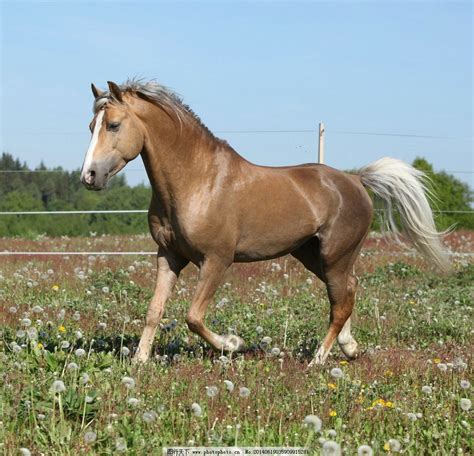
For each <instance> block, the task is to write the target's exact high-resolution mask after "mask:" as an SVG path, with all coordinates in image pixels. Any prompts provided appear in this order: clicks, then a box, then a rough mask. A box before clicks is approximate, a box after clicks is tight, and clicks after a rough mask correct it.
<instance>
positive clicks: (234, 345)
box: [222, 334, 245, 353]
mask: <svg viewBox="0 0 474 456" xmlns="http://www.w3.org/2000/svg"><path fill="white" fill-rule="evenodd" d="M222 350H224V351H227V352H231V353H232V352H240V351H243V350H245V342H244V340H243V339H242V338H241V337H239V336H236V335H235V334H229V335H227V336H222Z"/></svg>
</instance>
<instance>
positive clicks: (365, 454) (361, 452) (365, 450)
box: [357, 445, 374, 456]
mask: <svg viewBox="0 0 474 456" xmlns="http://www.w3.org/2000/svg"><path fill="white" fill-rule="evenodd" d="M373 454H374V450H372V447H370V446H369V445H361V446H360V447H359V448H357V456H373Z"/></svg>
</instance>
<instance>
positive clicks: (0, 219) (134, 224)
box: [0, 153, 474, 238]
mask: <svg viewBox="0 0 474 456" xmlns="http://www.w3.org/2000/svg"><path fill="white" fill-rule="evenodd" d="M413 165H414V166H415V167H416V168H418V169H421V170H423V171H425V172H426V173H427V174H428V175H429V176H430V178H431V179H432V183H433V190H434V194H435V196H436V202H435V209H438V210H451V211H453V210H457V211H459V210H461V211H463V210H464V211H465V210H471V204H472V202H473V193H472V190H471V189H470V188H469V186H468V185H467V184H465V183H463V182H461V181H460V180H459V179H457V178H455V177H454V176H452V175H449V174H446V173H445V172H436V173H435V172H433V167H432V165H431V164H430V163H428V162H427V161H426V160H425V159H423V158H417V159H416V160H415V161H414V163H413ZM5 171H14V172H5ZM33 171H34V172H33ZM36 171H41V172H36ZM51 171H53V172H51ZM79 176H80V171H79V170H76V171H65V170H63V169H62V168H47V167H46V166H45V165H44V164H41V165H40V166H39V167H38V168H36V169H35V170H31V169H30V168H29V167H28V165H27V164H26V163H21V161H20V160H18V159H15V158H14V157H13V156H12V155H11V154H9V153H3V154H2V157H1V159H0V211H57V210H61V211H68V210H95V209H101V210H111V209H148V204H149V202H150V198H151V189H150V187H148V186H145V185H137V186H134V187H131V186H129V185H127V182H126V180H125V177H124V176H123V175H118V176H115V177H114V178H113V179H112V180H111V182H110V184H109V187H108V188H107V189H106V190H104V191H102V192H91V191H88V190H86V189H85V188H84V187H83V185H82V184H81V182H80V180H79ZM436 221H437V225H438V228H439V229H446V228H448V227H449V226H451V225H453V224H456V227H457V228H469V229H474V217H473V214H437V216H436ZM374 228H375V229H377V222H376V221H375V222H374ZM91 232H93V233H97V234H103V233H108V234H140V233H146V232H148V224H147V219H146V214H85V215H82V214H81V215H52V216H48V215H0V237H8V236H21V237H32V238H34V237H36V236H38V235H40V234H46V235H48V236H63V235H67V236H88V235H90V233H91Z"/></svg>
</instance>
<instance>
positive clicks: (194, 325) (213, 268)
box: [186, 257, 245, 352]
mask: <svg viewBox="0 0 474 456" xmlns="http://www.w3.org/2000/svg"><path fill="white" fill-rule="evenodd" d="M229 265H230V262H226V261H224V260H223V259H222V258H218V257H208V258H206V259H205V260H204V262H203V264H202V265H201V269H200V271H199V281H198V284H197V287H196V293H195V295H194V298H193V301H192V303H191V308H190V309H189V313H188V316H187V317H186V323H187V324H188V327H189V329H190V330H191V331H192V332H194V333H196V334H198V335H199V336H201V337H202V338H203V339H204V340H205V341H206V342H208V343H209V344H210V345H212V347H214V348H215V349H216V350H219V351H230V352H236V351H241V350H243V349H244V347H245V343H244V341H243V340H242V339H241V338H240V337H239V336H236V335H234V334H229V335H226V336H221V335H219V334H216V333H214V332H212V331H211V330H210V329H208V328H207V327H206V326H205V325H204V315H205V313H206V309H207V306H208V305H209V303H210V302H211V300H212V297H213V296H214V293H215V292H216V290H217V287H218V286H219V283H220V282H221V280H222V277H223V276H224V273H225V271H226V270H227V268H228V267H229Z"/></svg>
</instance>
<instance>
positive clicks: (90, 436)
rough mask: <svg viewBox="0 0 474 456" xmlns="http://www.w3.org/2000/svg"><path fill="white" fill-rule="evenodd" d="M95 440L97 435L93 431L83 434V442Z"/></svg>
mask: <svg viewBox="0 0 474 456" xmlns="http://www.w3.org/2000/svg"><path fill="white" fill-rule="evenodd" d="M96 439H97V434H96V433H95V432H94V431H87V432H86V433H85V434H84V442H86V443H92V442H95V440H96Z"/></svg>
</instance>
